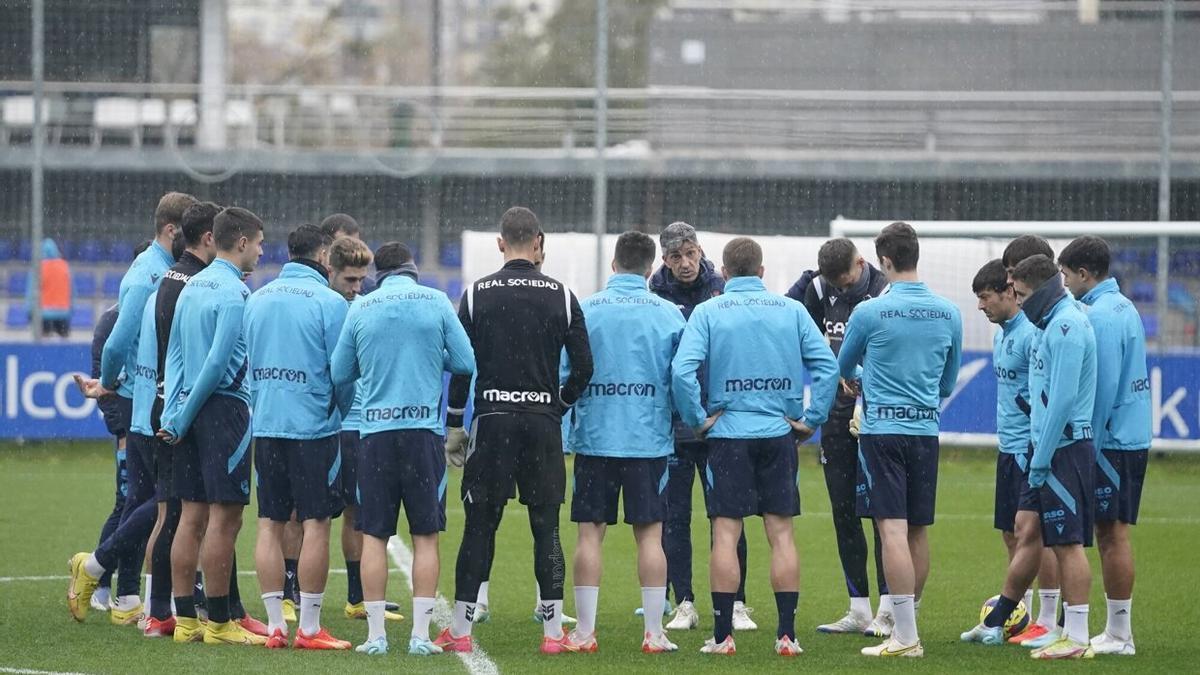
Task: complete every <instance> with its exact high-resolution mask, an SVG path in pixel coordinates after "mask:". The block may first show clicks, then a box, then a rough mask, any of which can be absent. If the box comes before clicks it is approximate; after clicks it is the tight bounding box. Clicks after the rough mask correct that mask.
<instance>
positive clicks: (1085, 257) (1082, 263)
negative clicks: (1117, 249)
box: [1058, 234, 1112, 279]
mask: <svg viewBox="0 0 1200 675" xmlns="http://www.w3.org/2000/svg"><path fill="white" fill-rule="evenodd" d="M1111 261H1112V251H1111V249H1109V246H1108V242H1107V241H1104V240H1103V239H1101V238H1100V237H1097V236H1096V235H1094V234H1085V235H1084V236H1082V237H1078V238H1076V239H1075V240H1074V241H1072V242H1071V243H1069V244H1067V247H1066V248H1064V249H1063V250H1062V253H1059V254H1058V264H1059V265H1062V266H1063V267H1065V268H1067V269H1069V270H1072V271H1075V270H1080V269H1085V270H1087V271H1088V273H1089V274H1091V275H1092V277H1094V278H1096V279H1103V278H1105V277H1107V276H1108V266H1109V264H1110V262H1111Z"/></svg>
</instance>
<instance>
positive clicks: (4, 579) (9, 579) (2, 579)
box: [0, 575, 71, 672]
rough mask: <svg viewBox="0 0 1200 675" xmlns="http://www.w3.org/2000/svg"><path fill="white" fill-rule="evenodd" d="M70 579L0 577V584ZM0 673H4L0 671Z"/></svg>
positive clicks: (62, 577)
mask: <svg viewBox="0 0 1200 675" xmlns="http://www.w3.org/2000/svg"><path fill="white" fill-rule="evenodd" d="M70 578H71V577H68V576H66V575H59V576H44V577H0V583H11V582H13V581H67V580H68V579H70ZM0 672H6V671H3V670H0Z"/></svg>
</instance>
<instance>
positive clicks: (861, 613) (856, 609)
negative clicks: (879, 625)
mask: <svg viewBox="0 0 1200 675" xmlns="http://www.w3.org/2000/svg"><path fill="white" fill-rule="evenodd" d="M850 613H851V614H853V615H854V616H855V617H856V618H859V619H866V620H867V621H870V620H871V599H870V598H850Z"/></svg>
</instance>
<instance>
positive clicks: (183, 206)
mask: <svg viewBox="0 0 1200 675" xmlns="http://www.w3.org/2000/svg"><path fill="white" fill-rule="evenodd" d="M195 203H196V198H195V197H193V196H191V195H189V194H186V193H183V192H168V193H167V194H165V195H163V196H162V199H160V200H158V206H157V207H156V208H155V209H154V233H155V234H161V233H162V231H163V228H164V227H166V226H167V225H178V224H179V221H180V220H182V219H183V212H184V211H186V210H187V208H188V207H189V206H191V205H192V204H195Z"/></svg>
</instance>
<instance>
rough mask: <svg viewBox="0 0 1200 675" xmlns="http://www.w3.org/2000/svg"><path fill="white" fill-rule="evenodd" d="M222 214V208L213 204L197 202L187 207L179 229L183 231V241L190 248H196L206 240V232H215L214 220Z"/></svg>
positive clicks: (180, 220)
mask: <svg viewBox="0 0 1200 675" xmlns="http://www.w3.org/2000/svg"><path fill="white" fill-rule="evenodd" d="M220 212H221V207H220V206H217V205H216V204H214V203H212V202H196V203H195V204H192V205H191V206H189V207H187V210H186V211H184V212H183V217H182V218H180V219H179V229H180V230H182V231H183V241H184V243H186V244H187V245H188V246H196V245H197V244H199V243H200V240H201V239H203V238H204V234H205V233H206V232H212V231H213V218H216V217H217V214H218V213H220Z"/></svg>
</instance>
